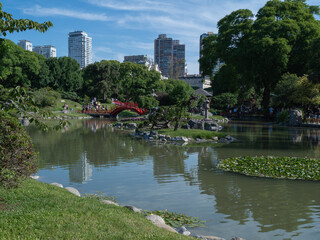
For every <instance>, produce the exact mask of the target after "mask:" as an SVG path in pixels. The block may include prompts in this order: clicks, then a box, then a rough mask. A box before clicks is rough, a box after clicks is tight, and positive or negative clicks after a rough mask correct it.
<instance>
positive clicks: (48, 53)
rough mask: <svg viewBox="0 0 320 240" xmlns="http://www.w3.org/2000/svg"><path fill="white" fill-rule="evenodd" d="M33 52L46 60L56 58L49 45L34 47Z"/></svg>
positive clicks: (52, 47) (53, 50) (54, 50)
mask: <svg viewBox="0 0 320 240" xmlns="http://www.w3.org/2000/svg"><path fill="white" fill-rule="evenodd" d="M33 51H34V52H36V53H38V54H41V55H43V56H45V57H46V58H50V57H57V50H56V48H55V47H54V46H51V45H45V46H34V47H33Z"/></svg>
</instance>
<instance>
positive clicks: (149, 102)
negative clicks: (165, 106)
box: [137, 96, 159, 110]
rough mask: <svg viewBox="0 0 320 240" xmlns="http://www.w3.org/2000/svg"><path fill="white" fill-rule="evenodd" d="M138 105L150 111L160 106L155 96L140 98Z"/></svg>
mask: <svg viewBox="0 0 320 240" xmlns="http://www.w3.org/2000/svg"><path fill="white" fill-rule="evenodd" d="M137 103H138V106H139V107H142V108H146V109H149V110H150V109H151V108H153V107H157V106H158V105H159V102H158V101H157V100H156V99H155V98H154V97H153V96H139V98H138V101H137Z"/></svg>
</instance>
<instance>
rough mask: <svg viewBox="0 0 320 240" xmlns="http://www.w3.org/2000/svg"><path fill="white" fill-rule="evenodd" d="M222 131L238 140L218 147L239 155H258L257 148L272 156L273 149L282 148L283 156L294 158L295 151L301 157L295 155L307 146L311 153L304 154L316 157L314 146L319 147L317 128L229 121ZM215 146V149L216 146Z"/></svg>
mask: <svg viewBox="0 0 320 240" xmlns="http://www.w3.org/2000/svg"><path fill="white" fill-rule="evenodd" d="M222 132H225V133H227V134H230V135H231V136H233V137H235V138H237V139H238V141H236V142H234V143H232V144H229V145H223V146H221V147H222V148H224V149H232V148H234V149H236V150H237V152H238V153H241V151H243V152H244V153H242V155H243V154H245V155H253V156H255V155H259V153H258V151H259V150H260V151H263V152H264V153H266V152H272V153H274V154H273V155H276V154H277V150H280V151H285V150H286V151H287V153H286V154H287V155H286V156H292V157H294V156H296V155H295V154H297V153H298V151H301V154H302V155H303V156H302V155H301V156H300V155H299V156H300V157H304V156H305V153H303V152H305V151H306V149H310V150H314V151H315V152H309V153H308V156H310V157H317V156H318V154H317V153H318V152H319V151H320V149H318V146H320V129H314V128H313V129H312V128H297V127H296V128H295V127H287V126H279V125H276V124H259V123H255V122H252V123H250V122H249V123H246V122H244V123H230V124H228V125H226V126H225V127H224V129H223V130H222ZM215 148H219V146H218V147H215ZM246 153H247V154H246ZM290 153H291V155H290ZM268 154H271V153H268Z"/></svg>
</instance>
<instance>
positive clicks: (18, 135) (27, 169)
mask: <svg viewBox="0 0 320 240" xmlns="http://www.w3.org/2000/svg"><path fill="white" fill-rule="evenodd" d="M50 26H52V23H51V22H45V23H41V24H39V23H37V22H34V21H31V20H28V19H14V18H13V17H12V15H11V14H9V13H7V12H4V11H3V10H2V4H1V3H0V37H2V36H6V34H7V32H9V33H13V32H19V31H25V30H27V29H34V30H37V31H40V32H45V31H46V30H47V29H48V28H49V27H50ZM11 46H12V44H11ZM0 50H1V53H2V54H3V55H5V54H8V53H9V52H10V51H11V50H13V51H14V50H17V48H11V47H10V43H9V42H8V41H4V40H3V39H2V38H0ZM17 51H18V52H19V50H17ZM20 53H21V52H20ZM17 56H19V55H17ZM21 57H23V58H25V59H24V60H25V61H33V60H35V59H36V60H38V58H37V57H34V55H30V54H26V55H23V54H22V55H21ZM33 57H34V58H33ZM16 60H17V59H14V61H16ZM0 61H1V62H0V73H1V75H0V80H1V83H5V84H8V81H6V80H7V79H8V76H10V75H12V74H15V71H17V73H19V74H20V75H21V74H24V71H25V69H23V71H21V69H19V67H18V68H17V69H15V68H14V67H13V68H10V67H9V68H8V67H7V65H9V66H12V63H9V62H10V60H9V61H8V60H7V59H6V58H1V60H0ZM6 61H7V62H6ZM3 62H6V64H7V65H3V64H2V63H3ZM10 64H11V65H10ZM26 66H27V65H26ZM28 70H29V69H28ZM30 70H31V72H32V71H34V72H36V68H35V69H33V68H32V67H30ZM18 71H21V73H20V72H18ZM19 74H16V75H17V76H18V75H19ZM30 82H31V81H30ZM10 84H11V82H10ZM10 84H9V85H10ZM26 85H28V84H26ZM0 92H1V94H0V109H1V111H0V186H1V187H6V188H11V187H16V186H18V185H19V184H20V183H21V182H22V181H23V180H25V179H26V178H27V177H29V176H30V174H31V173H34V172H36V170H37V162H36V158H35V152H34V149H33V146H32V144H31V141H30V138H29V137H28V136H27V133H26V132H25V130H24V129H23V128H22V127H21V125H20V124H19V123H18V122H17V120H16V119H14V118H12V115H16V114H18V115H21V114H23V115H24V116H28V117H29V118H30V121H31V122H32V121H34V122H35V123H36V124H37V125H38V126H40V127H42V128H48V127H47V126H46V125H45V124H43V123H42V122H41V120H39V119H38V118H37V117H38V116H39V115H38V114H37V113H39V114H40V115H41V116H42V117H45V116H48V115H50V113H48V112H40V111H39V109H38V108H37V107H36V106H35V104H34V98H33V96H32V95H31V94H30V93H29V92H28V91H27V90H26V89H25V88H21V87H19V86H18V87H15V88H11V89H6V88H4V87H3V86H2V85H1V84H0ZM10 115H11V116H10ZM60 123H61V124H60V126H59V127H62V126H64V125H65V124H66V122H65V121H62V122H60Z"/></svg>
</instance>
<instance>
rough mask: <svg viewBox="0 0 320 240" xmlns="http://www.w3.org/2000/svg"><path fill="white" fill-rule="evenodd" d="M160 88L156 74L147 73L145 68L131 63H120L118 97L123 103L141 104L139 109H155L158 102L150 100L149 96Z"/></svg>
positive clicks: (152, 71)
mask: <svg viewBox="0 0 320 240" xmlns="http://www.w3.org/2000/svg"><path fill="white" fill-rule="evenodd" d="M160 88H161V84H160V74H159V73H158V72H156V71H154V70H151V71H149V70H148V69H147V67H146V66H142V65H139V64H135V63H131V62H124V63H121V65H120V91H119V97H120V98H121V99H123V100H124V101H133V102H137V103H138V104H142V105H141V107H146V108H151V107H155V106H157V105H158V102H157V101H154V100H152V96H151V94H152V92H153V90H154V91H157V90H158V89H160ZM147 99H148V101H146V100H147ZM144 104H148V105H144Z"/></svg>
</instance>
